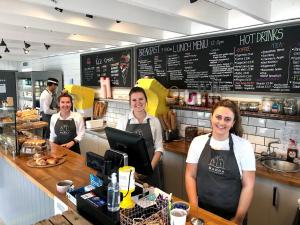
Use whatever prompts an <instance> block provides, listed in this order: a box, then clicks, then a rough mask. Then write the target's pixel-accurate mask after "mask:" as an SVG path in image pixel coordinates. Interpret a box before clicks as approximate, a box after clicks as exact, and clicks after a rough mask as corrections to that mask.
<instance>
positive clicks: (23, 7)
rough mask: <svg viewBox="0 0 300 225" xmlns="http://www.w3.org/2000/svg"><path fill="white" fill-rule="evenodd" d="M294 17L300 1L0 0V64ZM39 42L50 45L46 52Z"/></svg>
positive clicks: (299, 7)
mask: <svg viewBox="0 0 300 225" xmlns="http://www.w3.org/2000/svg"><path fill="white" fill-rule="evenodd" d="M54 7H58V8H61V9H63V12H62V13H60V12H58V11H56V10H55V9H54ZM86 14H90V15H93V16H94V17H93V18H92V19H91V18H87V17H86V16H85V15H86ZM299 15H300V0H198V1H197V2H195V3H193V4H191V3H190V0H0V40H1V38H3V39H4V41H5V43H6V44H7V47H8V49H9V50H10V52H9V53H5V52H4V50H5V47H3V46H2V47H0V55H1V56H2V59H1V60H14V61H26V60H31V59H35V58H42V57H47V56H51V55H52V56H53V55H59V54H68V53H70V52H82V51H91V50H93V51H95V50H101V49H105V48H111V47H122V46H128V45H134V44H140V43H144V42H149V41H155V40H164V39H169V38H175V37H180V36H185V35H195V34H201V33H207V32H212V31H219V30H226V29H233V28H238V27H243V26H251V25H256V24H262V23H269V22H274V21H279V20H289V19H294V18H297V17H299ZM116 20H119V21H121V23H116ZM24 41H26V42H27V43H29V44H30V45H31V47H30V48H29V54H24V51H23V48H24ZM44 43H46V44H48V45H50V46H51V47H50V48H49V49H48V50H46V48H45V46H44Z"/></svg>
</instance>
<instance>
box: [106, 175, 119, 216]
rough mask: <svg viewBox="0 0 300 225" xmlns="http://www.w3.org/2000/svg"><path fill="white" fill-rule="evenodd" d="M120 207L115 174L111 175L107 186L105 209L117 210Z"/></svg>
mask: <svg viewBox="0 0 300 225" xmlns="http://www.w3.org/2000/svg"><path fill="white" fill-rule="evenodd" d="M119 209H120V190H119V184H118V181H117V174H116V173H113V174H112V175H111V182H110V183H109V184H108V187H107V210H108V211H110V212H117V211H119Z"/></svg>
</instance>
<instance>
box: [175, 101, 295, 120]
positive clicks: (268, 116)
mask: <svg viewBox="0 0 300 225" xmlns="http://www.w3.org/2000/svg"><path fill="white" fill-rule="evenodd" d="M170 108H171V109H178V110H190V111H202V112H210V111H211V108H207V107H201V106H179V105H172V106H170ZM241 115H242V116H249V117H257V118H264V119H272V120H284V121H293V122H300V115H295V116H290V115H282V114H274V113H264V112H261V111H259V112H250V111H241Z"/></svg>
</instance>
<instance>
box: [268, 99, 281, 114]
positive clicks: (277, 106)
mask: <svg viewBox="0 0 300 225" xmlns="http://www.w3.org/2000/svg"><path fill="white" fill-rule="evenodd" d="M271 112H272V113H276V114H282V113H283V99H282V98H274V99H273V104H272V109H271Z"/></svg>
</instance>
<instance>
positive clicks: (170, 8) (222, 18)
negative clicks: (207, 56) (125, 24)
mask: <svg viewBox="0 0 300 225" xmlns="http://www.w3.org/2000/svg"><path fill="white" fill-rule="evenodd" d="M118 1H119V2H123V3H127V4H131V5H135V6H137V7H142V8H147V9H152V10H155V11H159V12H161V13H164V14H168V15H173V16H177V17H179V18H185V19H190V20H193V21H195V22H198V23H201V24H205V25H208V26H212V27H215V28H220V29H224V28H227V27H228V9H226V8H224V7H220V6H218V5H216V4H212V3H210V2H207V1H197V2H195V3H194V4H191V3H190V2H189V1H188V0H182V1H179V0H177V1H174V0H164V1H161V0H151V1H145V0H118ZM212 15H213V16H212Z"/></svg>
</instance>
